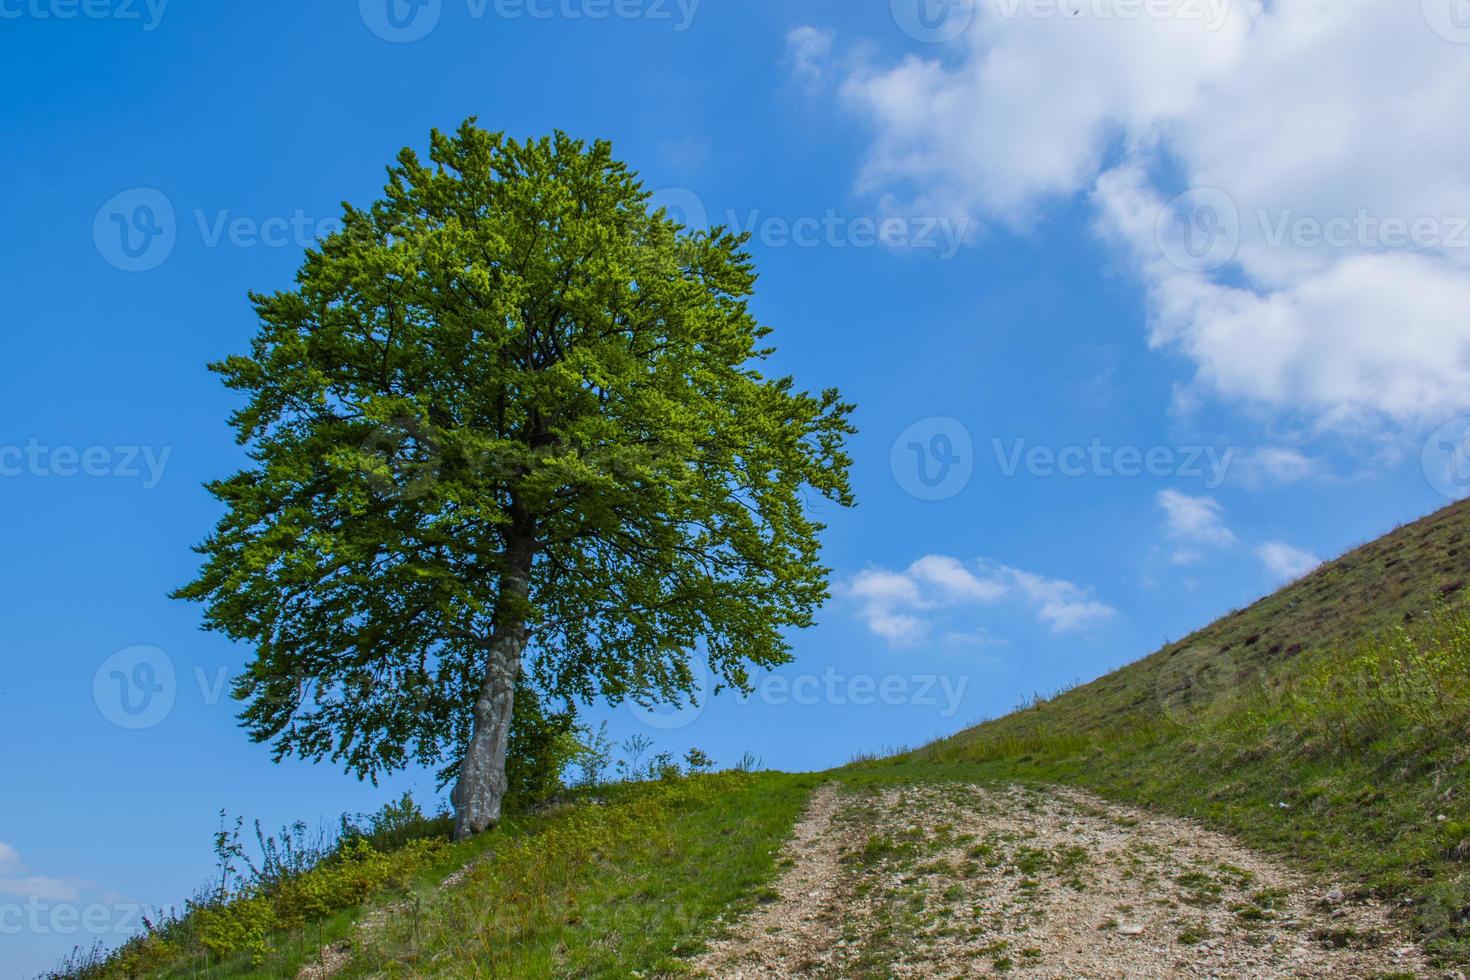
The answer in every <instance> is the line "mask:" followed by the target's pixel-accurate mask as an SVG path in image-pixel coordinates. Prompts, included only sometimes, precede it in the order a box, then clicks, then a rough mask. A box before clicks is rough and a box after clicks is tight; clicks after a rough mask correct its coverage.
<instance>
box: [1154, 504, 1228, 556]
mask: <svg viewBox="0 0 1470 980" xmlns="http://www.w3.org/2000/svg"><path fill="white" fill-rule="evenodd" d="M1158 501H1159V506H1160V507H1162V508H1163V509H1164V530H1165V531H1166V532H1167V533H1168V535H1169V537H1170V538H1172V539H1174V540H1175V541H1178V542H1180V543H1181V547H1180V548H1179V549H1178V550H1176V551H1175V553H1174V561H1175V563H1176V564H1180V565H1185V564H1188V563H1190V562H1192V561H1197V560H1198V559H1199V558H1200V557H1201V555H1200V553H1199V551H1198V549H1197V548H1196V547H1194V546H1195V545H1203V546H1208V547H1214V548H1224V547H1228V546H1229V545H1232V544H1234V543H1235V534H1234V533H1233V532H1232V531H1231V530H1230V528H1228V527H1226V526H1225V521H1224V518H1223V516H1222V511H1221V507H1220V502H1219V501H1218V500H1216V499H1215V498H1213V497H1191V496H1189V495H1188V494H1186V493H1180V492H1179V491H1178V490H1160V491H1159V496H1158Z"/></svg>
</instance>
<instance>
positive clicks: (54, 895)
mask: <svg viewBox="0 0 1470 980" xmlns="http://www.w3.org/2000/svg"><path fill="white" fill-rule="evenodd" d="M28 870H29V869H27V868H26V867H25V866H24V865H23V864H21V861H20V852H19V851H17V850H16V849H15V848H14V847H11V846H10V845H9V844H6V843H4V842H0V895H14V896H16V897H18V898H35V899H38V900H40V901H43V902H74V901H76V899H77V897H78V896H79V895H80V894H81V889H83V888H87V887H90V886H91V883H90V882H85V881H75V880H72V879H66V880H63V879H60V878H45V877H41V876H39V875H27V874H26V872H27V871H28Z"/></svg>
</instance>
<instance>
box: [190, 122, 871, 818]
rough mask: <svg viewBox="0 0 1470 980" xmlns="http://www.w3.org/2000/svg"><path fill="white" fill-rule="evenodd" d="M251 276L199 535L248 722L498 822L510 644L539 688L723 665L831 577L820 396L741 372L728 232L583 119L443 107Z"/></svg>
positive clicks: (584, 688)
mask: <svg viewBox="0 0 1470 980" xmlns="http://www.w3.org/2000/svg"><path fill="white" fill-rule="evenodd" d="M388 173H389V182H388V184H387V187H386V188H385V194H384V197H383V199H382V200H380V201H379V202H377V203H376V204H374V205H372V207H370V208H368V209H366V210H360V209H358V208H354V207H351V206H346V207H345V212H344V223H343V227H342V230H341V231H340V232H338V233H336V234H333V235H332V236H330V237H329V238H327V239H325V240H324V241H323V242H321V243H320V247H319V248H318V249H316V250H312V251H309V252H308V253H307V255H306V258H305V261H304V263H303V265H302V267H301V269H300V271H299V273H298V275H297V279H296V287H295V288H294V289H291V290H289V291H284V292H279V293H275V294H273V295H252V297H251V298H252V301H253V302H254V304H255V308H256V311H257V313H258V316H259V319H260V329H259V332H258V334H257V335H256V337H255V338H254V340H253V342H252V344H251V349H250V353H249V354H248V355H241V356H234V357H229V358H227V359H226V360H224V361H223V362H221V363H217V364H214V365H211V369H212V370H214V371H216V372H218V373H219V374H221V375H222V376H223V378H224V381H225V384H226V385H228V386H229V387H230V388H233V389H236V390H238V391H240V392H243V393H244V394H245V396H246V401H245V404H244V406H243V407H242V408H241V409H240V410H239V411H237V412H236V413H235V414H234V416H233V417H232V424H233V425H234V427H235V428H236V430H237V432H238V439H239V441H240V442H241V443H242V444H243V445H245V446H247V447H248V453H249V458H250V460H251V464H250V465H249V466H248V467H247V468H245V469H244V470H242V471H241V472H239V473H237V474H235V475H234V476H232V477H230V478H229V479H226V480H222V481H218V482H215V483H212V484H211V485H210V490H211V492H212V493H213V494H214V495H215V496H216V497H218V498H219V499H220V500H221V501H222V502H223V503H224V504H225V505H226V508H227V510H226V513H225V515H224V517H223V518H222V519H221V521H220V523H219V525H218V527H217V528H216V530H215V531H214V533H213V534H212V535H211V536H210V537H209V538H208V539H207V540H206V541H205V542H204V543H203V544H202V545H201V546H200V548H199V550H200V552H201V553H202V554H203V555H204V556H205V561H204V564H203V568H202V570H201V573H200V575H199V577H198V579H197V580H196V581H195V582H193V583H192V584H190V585H188V586H186V587H185V588H183V589H181V590H179V592H178V593H177V594H178V595H179V596H180V597H182V598H187V599H192V600H197V601H200V602H202V603H204V604H205V608H206V612H205V623H206V626H207V628H210V629H215V630H219V631H221V632H223V633H225V634H227V635H228V636H230V637H232V638H234V639H236V640H241V641H246V642H248V643H249V644H251V645H252V647H253V649H254V657H253V659H252V660H251V662H250V663H249V665H248V667H247V669H246V671H245V672H244V674H243V675H242V676H241V677H239V678H238V679H237V681H236V683H235V688H234V694H235V697H237V698H238V699H240V700H241V701H243V702H245V707H244V710H243V712H242V715H241V717H242V720H243V723H244V725H245V726H246V727H247V728H248V730H249V731H250V733H251V735H252V737H253V738H255V739H256V740H257V741H263V742H270V743H271V744H272V746H273V748H274V751H275V755H276V758H277V759H280V758H282V757H283V756H285V755H288V754H294V755H298V756H301V757H304V758H309V759H314V760H320V759H322V758H326V757H330V758H331V759H333V760H334V761H338V762H341V763H342V764H343V765H345V766H346V767H347V768H348V769H349V770H351V771H354V772H356V773H358V774H359V775H362V776H365V777H370V778H376V777H377V776H378V775H379V774H381V773H384V772H386V771H390V770H393V769H396V768H399V767H402V766H404V765H406V764H408V763H409V762H410V761H415V760H416V761H419V762H422V763H427V764H436V765H442V766H443V767H444V768H443V770H442V775H443V777H444V779H445V780H446V782H447V781H450V780H457V784H456V786H455V788H454V791H453V793H452V795H451V799H452V801H453V803H454V806H455V810H456V818H457V832H458V833H459V834H460V835H461V836H463V835H467V834H470V833H476V832H479V831H480V830H483V829H484V828H485V827H487V826H489V825H490V824H492V823H494V822H495V821H496V820H497V819H498V818H499V813H500V802H501V797H502V796H503V794H504V791H505V775H504V768H505V752H506V745H507V735H508V732H507V729H508V726H509V722H510V717H511V709H512V703H513V692H514V689H515V686H516V679H517V677H518V676H519V675H520V673H521V671H522V665H523V662H524V666H525V668H526V672H527V673H528V674H529V676H531V677H533V678H534V679H535V680H536V682H537V684H538V686H539V687H541V688H542V689H544V690H546V691H548V692H551V693H553V694H555V695H557V696H560V697H563V698H565V699H568V700H572V699H580V700H590V699H592V698H595V697H599V696H600V697H604V698H607V699H609V700H611V701H614V702H616V701H619V700H621V699H625V698H632V699H636V700H638V701H640V702H642V703H655V702H667V701H677V700H679V699H681V698H682V697H683V696H685V695H686V694H688V693H689V692H690V691H691V690H692V689H693V687H694V679H695V675H694V671H693V670H692V668H691V658H693V657H696V656H697V657H704V658H707V660H708V663H709V666H710V669H711V671H712V673H713V674H714V675H715V676H716V677H717V678H718V679H719V680H720V682H721V683H724V684H729V685H733V686H735V687H738V688H746V687H748V685H749V669H750V667H751V666H752V665H754V666H759V667H767V666H771V665H775V664H779V663H782V662H784V661H786V660H787V659H789V651H788V646H787V643H786V640H785V638H784V633H785V631H786V630H787V629H789V628H792V627H804V626H807V625H810V624H811V622H812V618H813V614H814V612H815V610H816V609H817V608H818V607H819V606H820V604H821V603H822V602H823V601H825V599H826V598H827V595H828V590H827V582H828V575H829V570H828V569H826V568H824V567H823V565H822V563H821V560H820V556H819V547H818V535H819V532H820V531H821V529H822V525H821V524H820V523H818V522H817V521H816V520H815V518H814V516H813V514H812V504H813V503H814V501H815V500H816V499H817V498H818V497H825V498H827V499H829V500H831V501H835V502H838V503H840V504H843V505H850V504H851V502H852V501H851V492H850V489H849V486H848V478H847V471H848V467H849V459H848V457H847V455H846V454H845V452H844V448H843V447H844V441H845V438H846V436H847V435H849V434H850V433H851V432H852V431H853V430H852V428H851V425H850V423H849V421H848V418H849V413H850V411H851V406H849V405H846V404H844V403H843V402H842V400H841V398H840V396H839V395H838V393H837V392H836V391H835V390H828V391H825V392H823V393H822V394H821V395H813V394H809V393H806V392H803V391H800V390H798V389H797V388H796V387H795V385H794V384H793V382H792V381H791V379H789V378H767V377H765V376H764V375H763V374H762V373H761V372H760V363H761V361H762V360H764V359H765V358H766V357H767V356H768V355H769V354H770V353H771V351H770V349H769V348H766V347H764V346H762V344H763V339H764V338H765V337H766V336H767V334H768V332H769V331H768V329H767V328H765V327H763V326H761V325H760V324H759V323H757V322H756V320H755V318H754V317H753V316H752V315H751V313H750V310H749V308H748V306H747V300H748V298H749V297H750V295H751V293H752V289H753V287H754V285H755V280H756V276H755V270H754V268H753V265H752V262H751V259H750V256H749V255H748V254H747V253H746V252H745V251H744V244H745V241H746V239H745V237H744V236H738V235H733V234H730V233H729V232H728V231H727V230H725V229H723V228H715V229H711V230H707V231H706V230H700V229H685V228H683V227H682V226H680V225H679V224H678V223H677V222H675V221H673V220H671V219H670V218H669V217H668V216H667V214H666V213H664V212H663V211H657V212H654V213H650V211H649V195H648V194H647V193H646V192H645V191H644V190H643V189H642V186H641V184H640V183H639V182H638V180H637V178H636V175H635V174H633V173H632V172H630V171H629V170H628V168H627V167H626V166H624V165H623V164H622V163H620V162H618V161H617V160H615V159H614V158H613V156H612V151H611V147H610V146H609V144H607V143H605V142H597V143H593V144H591V145H587V144H584V143H581V142H578V141H575V140H572V139H570V138H569V137H567V136H566V135H564V134H561V133H557V134H556V135H555V136H554V137H551V138H546V139H540V140H534V141H528V142H524V143H522V142H517V141H515V140H510V139H506V138H505V137H504V136H503V135H501V134H498V133H490V132H486V131H484V130H482V129H479V128H477V127H476V126H475V124H474V121H473V120H470V121H467V122H466V123H465V124H464V125H463V126H462V127H461V128H460V129H459V131H458V132H457V133H455V134H453V135H450V134H445V133H440V132H438V131H435V132H434V133H433V135H432V148H431V152H430V154H429V162H428V163H424V162H422V161H421V160H420V158H419V157H418V156H417V155H416V154H415V153H413V152H412V151H410V150H407V149H405V150H404V151H403V152H402V153H401V154H400V155H399V157H398V161H397V164H396V166H393V167H391V168H389V171H388Z"/></svg>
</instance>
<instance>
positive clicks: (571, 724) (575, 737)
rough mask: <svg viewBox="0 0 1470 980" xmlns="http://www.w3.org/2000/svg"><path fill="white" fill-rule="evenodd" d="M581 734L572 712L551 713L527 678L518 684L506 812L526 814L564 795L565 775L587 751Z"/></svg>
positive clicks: (509, 750)
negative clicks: (563, 779) (541, 804)
mask: <svg viewBox="0 0 1470 980" xmlns="http://www.w3.org/2000/svg"><path fill="white" fill-rule="evenodd" d="M579 734H580V732H579V729H578V727H577V716H576V712H575V711H574V710H573V709H572V708H570V707H568V708H567V709H565V710H563V711H548V710H547V709H546V705H545V703H544V701H543V698H542V695H541V693H540V692H539V691H537V690H536V688H535V687H533V686H532V685H531V684H530V683H528V682H526V681H525V680H524V678H523V679H521V680H518V681H517V682H516V694H515V708H514V709H513V711H512V714H511V722H510V744H509V745H508V746H507V750H506V754H505V780H506V799H505V805H506V808H507V809H516V810H526V809H529V808H531V807H534V806H536V805H537V804H540V803H544V802H546V801H547V800H549V799H551V797H553V796H555V795H556V794H557V793H559V792H561V791H562V789H563V785H562V774H563V773H564V772H566V770H567V767H568V766H570V765H571V764H572V762H573V761H575V760H576V759H577V758H578V756H580V755H581V754H582V753H583V752H584V751H585V746H584V745H583V742H582V739H581V738H580V737H579Z"/></svg>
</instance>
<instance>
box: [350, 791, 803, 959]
mask: <svg viewBox="0 0 1470 980" xmlns="http://www.w3.org/2000/svg"><path fill="white" fill-rule="evenodd" d="M817 782H818V779H817V777H812V776H789V775H783V774H774V773H772V774H755V775H752V774H745V773H722V774H718V775H713V776H696V777H691V778H688V779H679V780H674V781H670V782H667V783H649V784H637V785H631V786H619V787H611V788H609V790H608V791H607V792H608V800H607V802H606V803H605V804H604V805H584V806H580V807H577V808H575V809H571V810H568V811H565V812H563V813H561V814H558V815H557V816H555V817H554V818H550V819H548V820H546V821H545V822H544V823H542V824H541V825H540V826H537V827H535V828H530V829H528V830H525V831H522V832H520V833H516V832H513V831H510V830H496V831H492V832H491V833H490V834H487V835H486V838H485V841H484V843H485V846H486V847H487V848H488V849H489V851H490V852H491V853H492V854H493V856H492V857H491V858H490V859H489V860H486V861H484V862H483V863H481V864H479V865H477V866H476V867H475V869H474V870H473V871H472V872H471V873H470V875H469V877H468V878H467V880H466V881H465V882H464V883H463V884H462V885H460V886H459V887H458V888H455V889H452V890H450V891H448V892H443V893H436V894H433V895H430V896H428V897H427V898H426V899H425V900H424V902H423V904H422V905H421V906H420V907H419V909H418V910H417V912H416V914H415V915H414V916H413V917H395V918H394V920H393V922H392V923H391V926H390V927H389V928H388V929H386V930H384V931H383V932H381V933H380V934H378V935H377V936H376V937H374V938H373V939H371V940H370V941H369V942H368V943H366V944H364V947H363V948H362V950H361V951H360V953H359V955H358V956H357V958H356V959H355V960H354V962H353V964H352V965H351V966H350V967H349V968H348V969H347V970H346V971H345V972H344V973H343V974H342V975H343V976H345V977H351V976H367V975H374V976H389V977H418V976H433V975H437V974H441V973H453V974H454V975H456V976H484V977H516V978H521V977H526V978H532V977H564V976H633V975H641V976H659V975H678V974H680V973H683V972H686V970H687V967H686V965H685V960H686V959H687V958H688V957H689V956H690V955H692V954H694V953H695V952H697V951H698V950H700V949H701V948H702V942H703V940H704V939H705V938H707V937H708V936H709V935H710V934H711V933H712V931H713V930H714V929H715V918H716V916H719V915H722V914H724V915H725V916H726V917H727V918H726V921H729V917H730V916H731V915H733V914H734V913H735V912H738V911H739V910H741V909H743V908H747V907H749V906H750V905H752V904H753V903H754V902H755V900H756V899H757V897H758V895H759V893H760V891H761V889H762V887H763V886H764V885H766V884H767V883H768V882H769V881H770V880H771V879H772V878H773V877H774V875H775V873H776V860H777V857H778V855H779V851H780V846H781V843H782V841H783V840H784V838H785V837H786V835H787V834H788V833H789V831H790V829H791V827H792V824H793V823H794V822H795V820H796V817H797V816H798V814H799V813H800V811H801V809H802V807H803V806H804V805H805V803H806V800H807V798H808V796H809V795H810V792H811V790H812V788H813V787H814V786H815V785H816V784H817Z"/></svg>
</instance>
